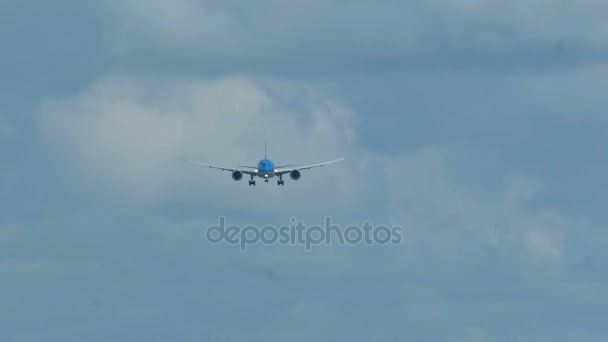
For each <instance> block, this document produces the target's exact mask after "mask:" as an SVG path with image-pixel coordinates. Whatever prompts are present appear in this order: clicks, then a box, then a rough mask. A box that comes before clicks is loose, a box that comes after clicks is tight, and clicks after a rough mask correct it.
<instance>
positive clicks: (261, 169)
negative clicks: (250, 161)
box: [257, 158, 275, 179]
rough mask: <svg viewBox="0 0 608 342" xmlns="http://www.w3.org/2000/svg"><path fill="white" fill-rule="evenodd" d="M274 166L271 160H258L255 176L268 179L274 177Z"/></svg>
mask: <svg viewBox="0 0 608 342" xmlns="http://www.w3.org/2000/svg"><path fill="white" fill-rule="evenodd" d="M274 173H275V167H274V163H273V162H272V160H270V159H267V158H264V159H262V160H260V162H259V163H258V168H257V176H258V177H260V178H264V179H268V178H272V177H274Z"/></svg>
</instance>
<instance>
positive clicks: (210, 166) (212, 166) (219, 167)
mask: <svg viewBox="0 0 608 342" xmlns="http://www.w3.org/2000/svg"><path fill="white" fill-rule="evenodd" d="M185 161H187V162H188V163H192V164H197V165H203V166H207V167H209V168H210V169H218V170H222V171H230V172H233V171H236V170H239V171H241V172H242V173H245V174H248V175H255V174H256V173H255V172H254V171H247V170H240V169H236V168H233V167H225V166H219V165H213V164H207V163H201V162H198V161H194V160H189V159H185Z"/></svg>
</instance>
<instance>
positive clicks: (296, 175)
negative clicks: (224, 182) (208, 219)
mask: <svg viewBox="0 0 608 342" xmlns="http://www.w3.org/2000/svg"><path fill="white" fill-rule="evenodd" d="M344 159H346V158H340V159H336V160H331V161H327V162H323V163H317V164H312V165H305V166H294V165H282V166H275V165H274V162H273V161H272V160H270V159H268V153H267V148H266V142H264V159H262V160H260V162H259V163H258V165H257V166H246V165H244V166H238V167H224V166H218V165H213V164H207V163H201V162H198V161H194V160H190V159H185V161H187V162H188V163H192V164H198V165H203V166H207V167H209V168H210V169H219V170H222V171H230V172H232V179H233V180H235V181H240V180H241V179H243V175H249V176H250V177H251V178H250V179H249V186H252V185H253V186H255V180H254V178H255V177H256V176H257V177H260V178H262V179H264V182H265V183H268V180H269V179H270V178H273V177H278V178H279V179H278V180H277V185H285V180H283V175H285V174H289V177H290V178H291V179H292V180H298V179H300V177H302V173H301V172H300V171H302V170H309V169H311V168H313V167H319V166H323V165H327V164H332V163H335V162H339V161H341V160H344Z"/></svg>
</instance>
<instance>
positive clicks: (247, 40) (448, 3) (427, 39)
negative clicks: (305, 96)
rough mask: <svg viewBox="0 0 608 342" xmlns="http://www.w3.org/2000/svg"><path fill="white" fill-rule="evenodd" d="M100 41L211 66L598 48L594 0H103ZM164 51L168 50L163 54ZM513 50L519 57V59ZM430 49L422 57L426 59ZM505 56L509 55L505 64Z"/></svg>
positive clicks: (600, 25)
mask: <svg viewBox="0 0 608 342" xmlns="http://www.w3.org/2000/svg"><path fill="white" fill-rule="evenodd" d="M107 6H108V7H107V9H109V13H110V14H111V15H112V16H113V18H115V20H114V21H112V23H114V24H115V25H112V26H109V30H108V39H109V42H111V44H114V45H116V46H120V48H117V50H116V51H117V53H119V54H122V53H126V54H129V53H130V52H132V51H137V50H138V49H142V51H146V50H147V49H149V48H152V49H155V50H157V51H161V52H162V53H163V54H166V53H167V49H172V51H173V49H176V50H175V51H178V54H179V52H180V51H181V52H186V51H188V52H189V53H190V54H192V53H195V54H196V55H197V56H199V58H203V59H204V60H208V61H211V60H212V61H216V62H217V63H218V64H225V63H229V64H230V63H232V62H236V61H238V63H235V65H240V66H241V67H242V66H245V65H249V66H250V67H251V66H254V65H258V66H259V65H266V64H267V63H269V62H270V64H273V65H275V66H276V67H278V66H279V65H283V64H285V63H288V64H289V65H294V64H295V62H299V63H300V65H301V66H308V65H310V64H311V63H312V64H314V65H317V67H320V66H322V64H323V63H327V64H330V65H332V66H334V67H338V66H340V65H342V66H346V65H351V64H352V63H355V64H356V65H360V63H361V62H366V64H368V67H369V66H370V65H371V64H370V63H378V61H383V62H385V63H386V62H389V63H395V62H396V61H397V60H403V59H405V58H409V57H412V56H425V57H424V58H422V59H420V58H418V59H414V60H409V59H408V65H412V62H414V61H415V62H417V64H421V63H424V62H425V61H426V62H427V63H428V62H429V61H430V60H437V59H438V60H440V61H441V63H443V64H446V63H447V64H450V63H457V62H464V61H465V60H467V59H468V60H473V61H476V62H479V61H481V60H483V59H486V60H487V59H494V60H497V61H500V62H501V63H513V62H514V61H513V59H517V60H519V62H521V63H524V60H525V58H523V59H522V58H521V57H522V56H529V55H530V51H536V53H538V52H542V51H546V52H547V54H546V55H545V54H542V53H541V55H542V56H545V57H547V56H549V55H551V54H552V53H553V52H554V46H555V45H556V44H560V46H561V48H560V51H568V50H570V49H574V50H575V51H577V50H578V49H580V48H581V47H585V49H587V50H589V49H591V50H601V49H603V46H604V45H605V44H604V43H605V42H606V38H605V37H606V35H605V34H602V32H607V31H608V25H606V23H605V20H603V17H602V16H601V15H599V13H602V12H603V11H604V10H605V9H606V5H605V4H604V2H602V1H596V0H587V1H583V2H577V3H576V4H574V3H573V4H566V3H560V4H556V3H555V2H553V1H549V0H536V1H533V2H530V1H511V2H509V3H505V4H500V5H497V4H495V3H492V2H487V1H453V0H434V1H408V2H395V1H392V0H384V1H377V2H374V3H373V4H371V3H367V2H364V1H291V2H289V3H284V2H280V1H276V0H269V1H262V2H257V3H256V4H255V5H252V4H250V3H248V2H245V1H221V2H220V1H205V2H199V1H194V0H178V1H164V0H154V1H142V0H128V1H111V2H108V3H107ZM169 54H171V53H169ZM518 56H519V57H518ZM429 57H431V58H429ZM509 60H511V61H510V62H509Z"/></svg>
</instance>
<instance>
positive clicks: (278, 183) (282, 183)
mask: <svg viewBox="0 0 608 342" xmlns="http://www.w3.org/2000/svg"><path fill="white" fill-rule="evenodd" d="M277 185H285V181H284V180H278V181H277Z"/></svg>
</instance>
